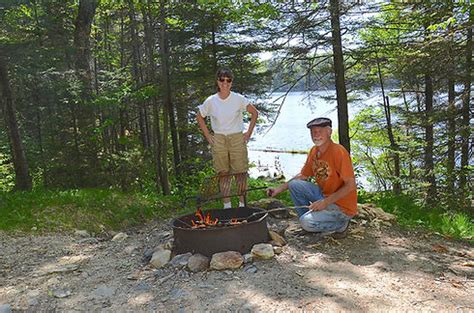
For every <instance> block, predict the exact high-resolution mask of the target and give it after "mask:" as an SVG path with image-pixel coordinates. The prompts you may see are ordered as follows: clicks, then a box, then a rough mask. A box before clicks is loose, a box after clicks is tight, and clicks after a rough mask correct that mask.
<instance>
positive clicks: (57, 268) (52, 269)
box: [39, 263, 79, 275]
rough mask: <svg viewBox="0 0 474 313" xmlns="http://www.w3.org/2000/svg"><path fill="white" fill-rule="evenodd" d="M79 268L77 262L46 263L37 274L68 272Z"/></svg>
mask: <svg viewBox="0 0 474 313" xmlns="http://www.w3.org/2000/svg"><path fill="white" fill-rule="evenodd" d="M78 268H79V264H74V263H73V264H46V265H45V266H43V267H42V268H41V269H40V271H39V274H40V275H48V274H54V273H69V272H73V271H75V270H77V269H78Z"/></svg>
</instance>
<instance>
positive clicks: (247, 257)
mask: <svg viewBox="0 0 474 313" xmlns="http://www.w3.org/2000/svg"><path fill="white" fill-rule="evenodd" d="M252 261H253V255H252V254H251V253H246V254H244V264H248V263H251V262H252Z"/></svg>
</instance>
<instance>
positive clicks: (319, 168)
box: [267, 117, 357, 235]
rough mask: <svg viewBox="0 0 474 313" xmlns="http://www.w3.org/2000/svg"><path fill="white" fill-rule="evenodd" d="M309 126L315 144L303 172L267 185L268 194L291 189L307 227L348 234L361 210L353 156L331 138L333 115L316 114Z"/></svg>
mask: <svg viewBox="0 0 474 313" xmlns="http://www.w3.org/2000/svg"><path fill="white" fill-rule="evenodd" d="M306 126H307V127H308V128H309V129H310V131H311V138H312V140H313V142H314V146H313V148H312V149H311V151H310V152H309V154H308V157H307V159H306V163H305V164H304V166H303V168H302V169H301V172H300V173H299V174H298V175H296V176H295V177H293V178H292V179H290V180H289V181H288V182H286V183H284V184H282V185H280V186H278V187H277V188H269V189H267V194H268V196H270V197H275V196H276V195H278V194H279V193H281V192H283V191H285V190H286V189H289V190H290V195H291V199H292V200H293V203H294V205H295V206H297V208H296V212H297V214H298V217H299V220H300V223H301V227H302V228H303V229H304V230H306V231H308V232H318V233H323V234H324V235H326V234H330V233H340V234H341V235H345V234H346V230H347V227H348V226H349V222H350V220H351V218H352V217H353V216H355V215H356V214H357V187H356V182H355V176H354V169H353V167H352V161H351V157H350V155H349V153H348V152H347V150H346V149H345V148H344V147H343V146H342V145H340V144H337V143H334V142H333V141H332V140H331V133H332V128H331V127H332V122H331V120H330V119H328V118H324V117H321V118H316V119H314V120H312V121H310V122H309V123H308V124H307V125H306ZM310 177H314V180H315V182H316V184H315V183H312V182H309V181H307V179H308V178H310ZM301 206H307V207H308V208H301ZM298 207H299V208H298Z"/></svg>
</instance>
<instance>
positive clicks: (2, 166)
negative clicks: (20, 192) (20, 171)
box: [0, 152, 15, 192]
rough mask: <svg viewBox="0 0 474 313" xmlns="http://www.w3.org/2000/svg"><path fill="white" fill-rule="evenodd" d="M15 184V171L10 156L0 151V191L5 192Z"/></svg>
mask: <svg viewBox="0 0 474 313" xmlns="http://www.w3.org/2000/svg"><path fill="white" fill-rule="evenodd" d="M14 186H15V171H14V169H13V164H12V163H11V162H10V158H9V157H8V155H6V154H2V153H1V152H0V192H6V191H10V190H12V189H13V187H14Z"/></svg>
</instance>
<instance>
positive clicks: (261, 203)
mask: <svg viewBox="0 0 474 313" xmlns="http://www.w3.org/2000/svg"><path fill="white" fill-rule="evenodd" d="M249 207H257V208H261V209H264V210H271V209H277V208H285V207H287V205H285V204H284V203H283V202H281V201H279V200H276V199H274V198H264V199H260V200H258V201H252V202H250V203H249ZM269 214H270V215H271V216H273V217H275V218H289V217H290V214H289V212H288V210H286V209H285V210H281V211H274V212H270V213H269Z"/></svg>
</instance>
